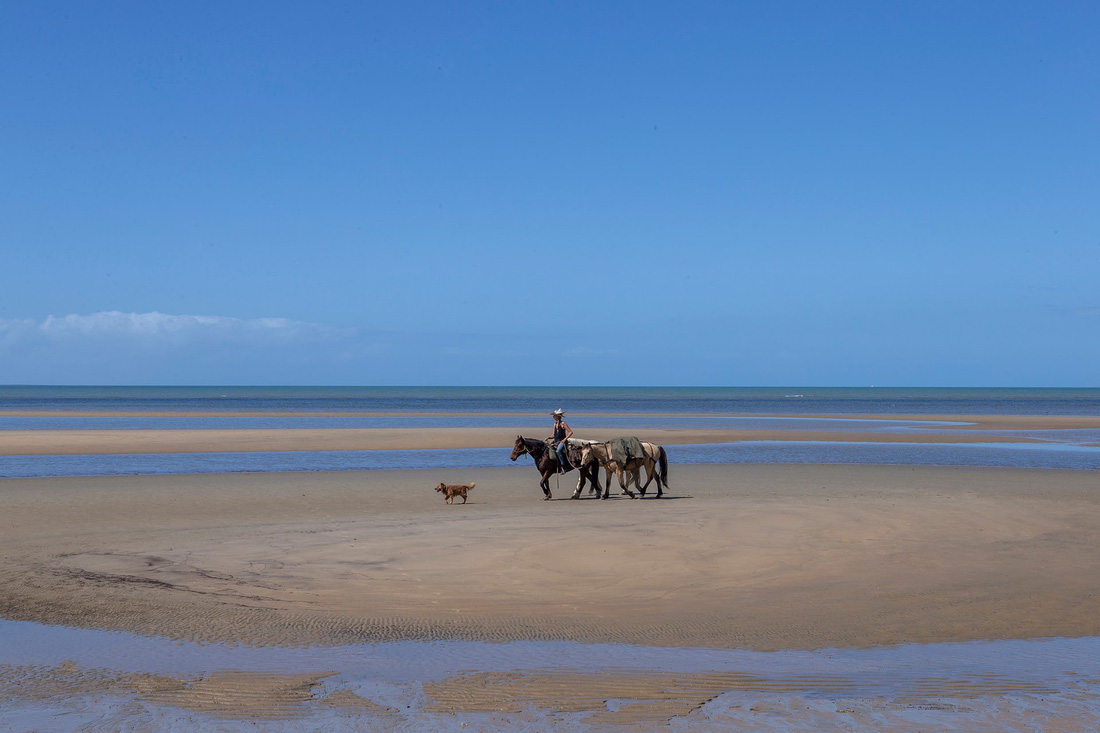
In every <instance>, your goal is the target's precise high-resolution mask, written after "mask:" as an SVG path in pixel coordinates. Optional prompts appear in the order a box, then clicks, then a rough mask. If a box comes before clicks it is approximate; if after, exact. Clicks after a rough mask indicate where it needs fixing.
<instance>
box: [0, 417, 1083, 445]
mask: <svg viewBox="0 0 1100 733" xmlns="http://www.w3.org/2000/svg"><path fill="white" fill-rule="evenodd" d="M34 414H35V415H46V414H48V413H34ZM90 414H91V413H89V415H90ZM100 414H101V415H103V416H116V417H117V416H122V415H123V414H126V415H129V414H131V413H100ZM27 415H30V413H27ZM179 415H181V416H182V415H184V413H179ZM742 417H744V416H742ZM760 417H764V416H760ZM770 417H778V416H770ZM782 417H794V416H782ZM815 417H823V416H815ZM835 417H838V418H847V419H864V420H865V419H870V418H869V417H868V416H866V415H865V416H857V415H845V416H835ZM874 419H881V420H886V419H889V420H909V421H920V422H927V423H928V425H927V427H928V428H934V429H935V432H933V431H932V430H929V431H924V430H922V429H920V427H917V428H916V429H911V430H906V431H900V432H874V431H869V430H868V431H860V430H859V429H858V428H857V427H856V426H853V429H852V430H851V431H850V432H849V431H811V430H784V429H755V428H754V429H698V428H659V429H650V428H646V429H644V430H639V431H633V432H635V433H637V434H639V437H642V438H643V439H644V440H648V441H651V442H655V443H658V444H661V445H684V444H700V443H728V442H737V441H761V440H772V441H849V442H873V443H1020V442H1027V443H1033V442H1040V441H1039V439H1037V438H1034V437H1032V436H1028V435H1027V434H1026V432H1027V431H1033V430H1067V429H1100V417H1080V416H1063V417H1058V416H1042V415H1039V416H1017V415H1011V416H1003V415H992V416H958V415H939V416H930V415H923V416H904V415H899V416H894V415H891V416H874ZM942 422H956V423H962V424H958V425H952V426H945V425H942V424H938V423H942ZM990 430H1003V431H1018V433H1019V434H1000V435H991V434H988V433H986V432H983V431H990ZM520 432H523V433H525V434H528V435H529V437H545V435H544V434H543V433H541V432H537V431H532V430H531V429H517V428H496V427H494V428H488V427H432V428H425V427H417V428H277V429H266V428H265V429H254V428H229V429H226V428H210V429H127V430H68V429H66V430H0V455H94V454H123V453H222V452H254V451H346V450H407V449H415V448H429V449H431V448H434V449H446V448H454V449H461V448H494V447H511V445H512V443H513V442H514V441H515V438H516V435H517V434H518V433H520ZM546 432H549V430H548V429H547V431H546ZM624 432H631V431H624V429H623V428H600V427H598V426H597V427H592V428H586V429H585V430H583V431H578V432H577V434H576V437H583V438H588V439H591V440H609V439H611V438H614V437H617V436H619V435H623V434H624Z"/></svg>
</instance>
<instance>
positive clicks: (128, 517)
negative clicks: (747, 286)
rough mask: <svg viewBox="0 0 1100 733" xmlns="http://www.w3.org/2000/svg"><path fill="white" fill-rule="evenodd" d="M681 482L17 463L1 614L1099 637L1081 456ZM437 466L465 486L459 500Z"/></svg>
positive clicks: (689, 470)
mask: <svg viewBox="0 0 1100 733" xmlns="http://www.w3.org/2000/svg"><path fill="white" fill-rule="evenodd" d="M670 478H671V484H672V492H671V493H670V494H669V495H668V498H666V499H663V500H659V501H658V500H654V499H646V500H638V501H631V500H629V499H627V498H625V497H613V498H612V499H610V500H607V501H598V500H595V499H589V498H584V499H582V500H576V501H571V500H569V499H568V498H565V497H568V496H569V493H570V491H571V489H572V486H573V481H572V476H566V477H562V481H561V488H560V490H558V491H557V492H556V497H559V499H556V500H554V501H551V502H543V501H542V500H541V492H540V491H539V489H538V488H537V486H536V482H537V474H536V472H535V470H534V469H533V467H531V466H530V465H520V466H517V467H515V468H508V469H478V470H448V471H374V472H347V473H318V474H238V475H203V476H124V477H93V478H52V479H47V478H43V479H10V480H6V481H3V482H0V505H2V508H3V511H2V513H0V516H2V520H0V522H2V523H3V533H2V538H0V556H2V557H3V563H2V566H0V616H3V617H5V618H11V619H20V620H35V621H45V622H49V623H59V624H68V625H76V626H86V627H98V628H111V629H122V630H127V631H135V632H140V633H144V634H158V635H166V636H171V637H177V638H187V639H198V640H204V641H239V642H245V643H255V644H267V643H270V644H299V643H307V644H317V643H336V642H352V641H364V640H392V639H431V638H455V639H484V640H510V639H561V640H576V641H590V642H597V641H600V642H603V641H615V642H628V643H634V644H648V645H670V646H702V647H740V648H751V649H815V648H821V647H833V646H867V645H881V644H898V643H905V642H937V641H963V640H972V639H1011V638H1029V637H1047V636H1087V635H1100V600H1098V599H1100V593H1098V591H1100V553H1098V552H1097V551H1096V548H1097V547H1098V546H1100V542H1098V540H1100V512H1098V511H1097V509H1098V506H1097V503H1098V498H1097V495H1096V492H1095V488H1096V477H1095V475H1094V474H1093V473H1092V472H1088V471H1054V470H1024V469H985V468H937V467H921V466H906V467H881V466H812V465H741V466H720V465H709V466H708V465H700V466H673V469H672V472H671V476H670ZM439 481H447V482H476V483H477V488H476V489H475V490H474V491H473V492H472V493H471V496H470V501H469V503H468V504H466V505H461V504H458V505H455V506H448V505H446V504H444V503H443V501H442V500H441V498H440V495H439V494H437V493H435V492H433V491H432V486H433V485H434V484H435V483H437V482H439ZM553 485H554V484H552V486H553ZM555 488H556V487H555Z"/></svg>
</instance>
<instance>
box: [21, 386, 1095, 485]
mask: <svg viewBox="0 0 1100 733" xmlns="http://www.w3.org/2000/svg"><path fill="white" fill-rule="evenodd" d="M557 408H562V409H563V410H565V411H566V414H567V420H568V421H569V423H570V425H571V426H572V427H573V428H574V430H575V431H577V432H578V433H579V435H578V437H583V431H584V429H585V428H597V427H598V428H600V429H601V430H608V429H615V430H621V431H622V432H623V434H641V435H642V437H644V431H645V430H647V429H662V428H718V429H722V428H725V429H780V430H799V431H810V432H813V431H825V430H827V431H833V432H855V431H858V432H876V431H887V432H905V431H907V430H912V429H913V428H914V425H915V424H916V423H915V422H914V421H912V420H897V419H888V418H887V416H896V415H912V416H921V415H930V416H931V415H1032V416H1040V415H1059V416H1062V415H1070V416H1100V389H1098V388H1041V389H1040V388H894V387H891V388H879V387H865V388H840V387H827V388H822V387H179V386H162V387H148V386H146V387H92V386H86V387H82V386H70V387H47V386H3V387H0V438H2V434H3V431H5V430H63V429H64V430H127V429H152V430H162V429H213V428H229V429H245V428H252V429H281V428H283V429H285V428H382V429H385V428H403V427H462V426H468V427H508V428H515V429H516V430H517V431H535V434H539V435H541V434H542V432H545V431H546V430H547V429H548V426H549V425H550V417H549V413H550V412H551V411H553V410H554V409H557ZM23 413H34V414H23ZM50 413H55V414H50ZM97 413H111V414H108V415H104V414H97ZM836 416H845V417H836ZM928 424H929V423H928V422H927V421H924V422H923V425H924V427H923V428H922V432H924V433H927V431H928V427H927V425H928ZM933 424H934V423H933ZM540 431H541V432H540ZM991 434H993V433H992V432H991ZM1002 434H1003V433H1002ZM1020 435H1026V437H1030V438H1036V439H1039V440H1041V441H1042V442H1040V443H1015V444H1005V443H988V444H987V443H977V444H966V445H952V444H946V443H917V442H913V443H855V442H853V443H845V442H829V443H808V442H796V441H755V442H739V443H726V444H718V445H677V446H669V448H668V453H669V459H670V461H672V462H673V463H854V464H905V465H913V464H916V465H972V466H1010V467H1026V468H1066V469H1079V470H1100V447H1097V446H1098V445H1100V430H1087V429H1086V430H1046V431H1031V432H1028V433H1022V432H1021V433H1020ZM510 448H511V446H501V448H500V449H466V450H404V451H396V450H394V451H294V452H267V453H187V454H142V455H96V456H80V455H78V456H0V477H8V478H22V477H37V476H81V475H120V474H163V473H221V472H239V471H249V472H254V471H261V472H262V471H351V470H387V469H408V468H482V467H496V466H509V465H514V464H511V462H510V461H509V460H508V453H509V452H510Z"/></svg>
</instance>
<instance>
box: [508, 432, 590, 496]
mask: <svg viewBox="0 0 1100 733" xmlns="http://www.w3.org/2000/svg"><path fill="white" fill-rule="evenodd" d="M590 442H591V441H588V440H577V439H575V438H570V439H569V440H567V441H566V442H565V443H566V448H565V457H566V459H567V460H568V461H569V464H570V465H568V466H566V467H565V472H566V473H569V472H570V471H572V470H573V469H574V468H578V469H580V472H581V477H580V479H579V480H578V481H577V490H576V491H574V492H573V497H572V498H574V499H578V498H580V495H581V489H583V488H584V484H585V481H590V482H592V487H591V490H592V491H597V492H598V491H599V490H600V466H599V464H598V463H594V464H590V465H588V466H585V467H583V468H581V449H582V448H583V447H584V446H585V445H587V444H588V443H590ZM525 453H526V454H527V455H529V456H531V457H532V458H534V459H535V468H537V469H538V470H539V473H541V474H542V480H541V481H539V487H540V488H541V489H542V493H543V494H545V495H546V499H550V477H551V476H553V475H554V474H555V473H557V471H558V457H557V455H556V454H555V453H554V451H553V450H552V449H551V448H550V446H548V445H547V444H546V441H545V440H539V439H538V438H525V437H523V436H522V435H517V436H516V444H515V445H514V446H512V460H513V461H514V460H516V459H517V458H519V457H520V456H522V455H523V454H525ZM608 480H609V481H610V478H609V479H608Z"/></svg>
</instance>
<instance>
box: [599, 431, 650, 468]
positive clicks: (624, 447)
mask: <svg viewBox="0 0 1100 733" xmlns="http://www.w3.org/2000/svg"><path fill="white" fill-rule="evenodd" d="M607 447H608V451H609V452H610V453H611V459H612V460H613V461H615V462H617V463H618V464H619V465H620V466H625V465H626V464H627V463H629V462H630V461H631V460H633V459H635V458H645V449H644V448H642V441H640V440H638V439H637V438H635V437H634V436H629V437H625V438H615V439H613V440H609V441H608V442H607Z"/></svg>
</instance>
